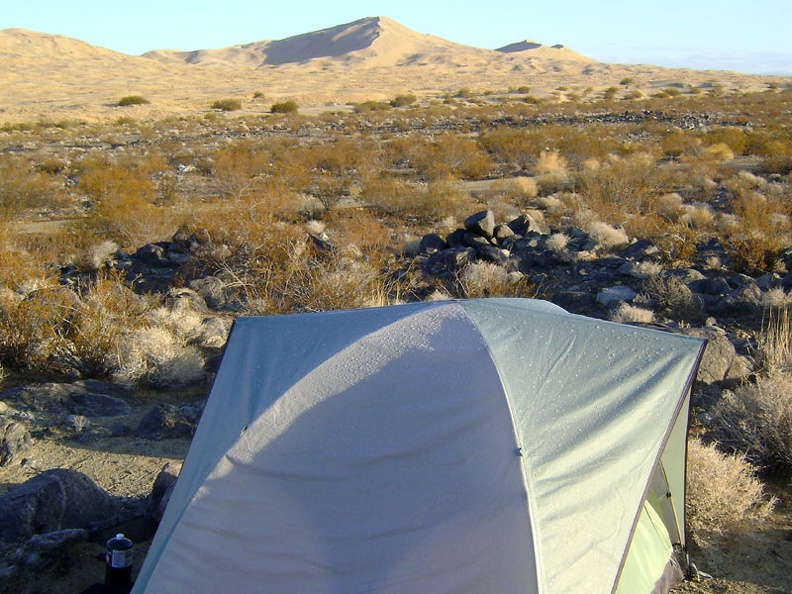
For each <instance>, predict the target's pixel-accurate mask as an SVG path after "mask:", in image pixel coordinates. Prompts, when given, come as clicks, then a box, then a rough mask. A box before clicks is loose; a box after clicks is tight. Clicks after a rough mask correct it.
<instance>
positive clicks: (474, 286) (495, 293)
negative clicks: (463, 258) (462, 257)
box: [451, 261, 533, 299]
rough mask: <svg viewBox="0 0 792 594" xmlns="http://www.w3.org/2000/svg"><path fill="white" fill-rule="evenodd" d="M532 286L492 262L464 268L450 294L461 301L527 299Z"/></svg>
mask: <svg viewBox="0 0 792 594" xmlns="http://www.w3.org/2000/svg"><path fill="white" fill-rule="evenodd" d="M532 291H533V285H532V284H531V283H530V282H529V281H528V280H527V278H526V277H525V276H523V275H522V274H520V273H510V272H508V271H507V270H506V268H504V267H503V266H499V265H498V264H494V263H492V262H483V261H477V262H473V263H472V264H469V265H467V266H465V268H464V269H463V270H462V272H461V273H460V274H459V275H458V278H457V282H456V285H455V287H453V288H452V289H451V292H452V293H454V294H456V296H458V297H461V298H463V299H473V298H479V297H528V296H529V295H530V294H531V292H532Z"/></svg>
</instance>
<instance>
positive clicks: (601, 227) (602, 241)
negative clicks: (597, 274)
mask: <svg viewBox="0 0 792 594" xmlns="http://www.w3.org/2000/svg"><path fill="white" fill-rule="evenodd" d="M585 231H586V232H587V233H588V234H589V237H591V239H592V241H594V242H595V243H596V244H597V247H598V248H599V249H601V250H604V251H611V250H617V249H620V248H624V247H626V246H627V245H628V244H629V243H630V238H629V237H627V233H626V232H625V231H624V229H619V228H616V227H613V226H612V225H609V224H608V223H603V222H602V221H591V222H590V223H589V224H588V225H586V227H585Z"/></svg>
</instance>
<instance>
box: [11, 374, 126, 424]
mask: <svg viewBox="0 0 792 594" xmlns="http://www.w3.org/2000/svg"><path fill="white" fill-rule="evenodd" d="M0 400H4V401H6V402H11V403H13V404H14V405H15V406H16V407H17V408H20V409H22V410H25V411H26V412H34V413H50V414H55V415H58V416H62V417H65V416H67V415H70V414H71V415H82V416H85V417H89V418H90V417H114V416H119V415H125V414H128V413H129V412H131V410H132V406H133V405H137V404H139V401H138V400H137V398H135V396H134V394H133V393H132V392H131V391H130V390H127V389H126V388H123V387H121V386H118V385H115V384H111V383H108V382H102V381H99V380H92V379H89V380H80V381H76V382H73V383H46V384H29V385H25V386H17V387H14V388H11V389H9V390H4V391H3V392H0Z"/></svg>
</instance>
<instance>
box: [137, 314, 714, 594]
mask: <svg viewBox="0 0 792 594" xmlns="http://www.w3.org/2000/svg"><path fill="white" fill-rule="evenodd" d="M702 348H703V342H702V341H701V340H699V339H695V338H689V337H683V336H679V335H674V334H671V333H666V332H660V331H654V330H647V329H643V328H637V327H632V326H627V325H620V324H614V323H610V322H604V321H600V320H594V319H591V318H586V317H583V316H577V315H573V314H569V313H567V312H565V311H564V310H562V309H561V308H559V307H557V306H554V305H552V304H549V303H546V302H542V301H534V300H524V299H483V300H468V301H447V302H426V303H416V304H409V305H400V306H390V307H383V308H372V309H362V310H351V311H336V312H326V313H321V314H296V315H286V316H272V317H253V318H240V319H238V320H237V322H236V323H235V326H234V328H233V331H232V333H231V336H230V338H229V341H228V344H227V347H226V351H225V354H224V358H223V363H222V365H221V367H220V370H219V372H218V375H217V378H216V380H215V384H214V386H213V388H212V393H211V396H210V398H209V401H208V403H207V406H206V409H205V412H204V417H203V419H202V421H201V423H200V426H199V429H198V431H197V433H196V435H195V438H194V441H193V445H192V447H191V449H190V452H189V454H188V456H187V459H186V461H185V465H184V468H183V470H182V473H181V476H180V478H179V480H178V482H177V485H176V489H175V491H174V493H173V496H172V498H171V501H170V503H169V505H168V509H167V511H166V514H165V517H164V518H163V520H162V523H161V525H160V528H159V530H158V533H157V536H156V538H155V541H154V542H153V543H152V546H151V549H150V551H149V558H147V560H146V563H145V566H144V568H143V570H142V571H141V575H140V576H139V578H138V586H136V590H135V591H144V588H145V585H146V584H149V585H150V586H152V587H151V588H150V589H149V590H146V591H152V592H156V591H160V589H159V588H160V587H161V591H167V589H168V588H167V587H166V585H167V584H171V585H174V584H179V583H180V584H182V585H184V583H185V582H184V579H188V578H187V577H185V576H187V575H188V574H189V575H191V576H193V577H191V578H189V579H192V580H194V582H193V583H194V585H195V586H201V585H206V584H207V583H208V582H207V580H209V579H210V577H209V576H210V575H211V574H212V573H213V570H212V569H209V568H206V567H205V565H206V560H205V559H204V560H198V559H192V558H191V557H192V556H193V555H194V553H195V552H196V551H204V552H205V551H206V550H207V548H208V549H211V550H212V551H213V555H214V556H215V561H216V562H217V563H218V564H224V565H225V564H229V563H231V564H234V563H238V564H239V571H240V572H243V573H244V575H246V576H257V577H260V578H262V579H265V580H268V581H269V582H271V583H272V584H273V585H272V589H271V591H278V592H286V591H291V590H289V589H288V584H290V583H292V582H290V581H289V579H290V577H291V576H292V575H293V574H300V575H302V576H305V580H307V581H305V580H303V581H302V582H301V584H302V585H301V586H300V588H303V589H304V588H305V587H306V586H305V584H306V583H315V584H317V586H316V587H315V589H313V590H310V591H316V592H325V591H327V592H329V591H344V592H356V591H359V592H363V591H378V592H404V591H412V589H411V588H410V587H407V588H406V590H405V587H404V582H403V580H405V579H408V578H406V577H405V576H409V580H413V581H412V582H410V583H415V584H416V585H417V586H419V587H418V588H417V589H421V590H422V591H435V592H440V591H449V592H451V591H453V592H460V591H470V592H477V591H484V589H486V588H482V587H481V585H482V584H489V586H487V587H489V588H490V589H491V588H492V587H495V586H493V584H495V585H496V586H498V585H499V586H498V587H496V589H497V590H498V591H502V592H509V591H514V592H517V591H538V592H559V593H560V592H576V591H588V592H610V591H612V590H613V589H614V587H615V583H616V581H617V578H618V574H619V571H620V568H621V564H622V563H623V560H624V556H625V551H626V550H627V547H628V544H629V540H630V538H631V535H632V533H633V530H634V527H635V523H636V522H637V518H638V516H639V514H640V513H641V506H642V503H643V499H644V497H645V496H646V491H647V489H648V488H649V483H650V480H651V478H652V473H653V472H654V470H655V467H656V466H657V465H658V463H659V462H660V457H661V454H662V452H663V448H664V446H665V444H666V442H667V441H668V440H669V438H670V437H671V436H672V434H673V433H676V434H677V438H676V439H677V440H678V438H679V434H680V431H679V430H678V429H677V430H676V431H675V430H674V427H675V424H676V426H677V427H678V426H680V424H681V426H682V427H683V428H684V427H686V415H687V411H686V410H685V407H686V405H687V403H688V402H689V401H688V400H687V399H686V395H687V394H688V392H689V389H690V385H691V383H692V379H693V377H694V373H695V369H696V365H697V362H698V359H699V357H700V354H701V350H702ZM681 435H682V436H683V438H684V430H683V431H682V432H681ZM683 451H684V450H683ZM679 472H682V473H683V472H684V468H683V467H682V466H681V465H678V467H677V468H675V469H674V470H673V473H675V474H677V475H678V474H679ZM672 484H673V485H676V486H677V488H678V487H679V485H682V487H683V486H684V480H683V479H682V480H680V479H679V477H678V476H675V477H671V480H669V485H672ZM682 498H683V494H679V500H680V501H681V500H682ZM678 509H679V510H681V508H678ZM351 510H352V511H353V512H354V513H351ZM680 513H681V511H680ZM371 535H376V538H374V537H372V536H371ZM264 541H265V542H264ZM239 543H241V545H240V544H239ZM247 551H252V554H251V556H250V557H247V556H246V552H247ZM472 559H476V560H480V561H477V562H472V561H471V560H472ZM427 564H430V565H431V567H432V571H431V572H430V573H431V575H430V573H427V567H426V565H427ZM385 566H387V571H385V570H384V569H383V567H385ZM396 566H397V567H396ZM284 572H285V573H286V574H288V575H286V576H284ZM383 572H385V573H386V574H387V575H383ZM215 573H216V571H215ZM244 579H250V577H246V578H244ZM311 580H314V581H311ZM493 580H497V581H495V582H493ZM225 583H226V585H228V582H225ZM327 583H335V584H336V586H338V588H340V589H335V590H333V588H332V587H331V586H327ZM528 583H530V584H533V585H531V586H528ZM318 584H325V586H321V587H320V586H319V585H318ZM191 587H192V586H190V587H188V588H187V589H188V590H189V589H191ZM327 588H329V589H327ZM195 591H198V590H195ZM294 591H295V592H296V591H299V589H297V590H294ZM303 591H307V590H303ZM416 591H417V590H416Z"/></svg>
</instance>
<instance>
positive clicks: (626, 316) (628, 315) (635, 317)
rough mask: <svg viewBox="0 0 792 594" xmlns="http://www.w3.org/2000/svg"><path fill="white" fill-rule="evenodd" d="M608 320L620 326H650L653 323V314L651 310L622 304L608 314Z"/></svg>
mask: <svg viewBox="0 0 792 594" xmlns="http://www.w3.org/2000/svg"><path fill="white" fill-rule="evenodd" d="M608 319H609V320H610V321H611V322H618V323H620V324H651V323H653V322H654V321H655V317H654V312H653V311H652V310H651V309H646V308H643V307H636V306H635V305H630V304H629V303H624V302H622V303H620V304H619V306H618V307H617V308H616V309H615V310H613V311H612V312H611V313H610V315H609V316H608Z"/></svg>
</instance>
